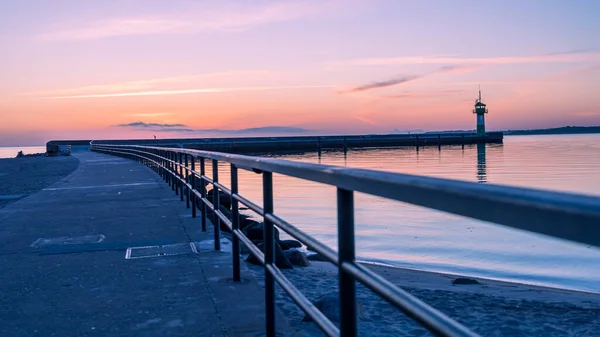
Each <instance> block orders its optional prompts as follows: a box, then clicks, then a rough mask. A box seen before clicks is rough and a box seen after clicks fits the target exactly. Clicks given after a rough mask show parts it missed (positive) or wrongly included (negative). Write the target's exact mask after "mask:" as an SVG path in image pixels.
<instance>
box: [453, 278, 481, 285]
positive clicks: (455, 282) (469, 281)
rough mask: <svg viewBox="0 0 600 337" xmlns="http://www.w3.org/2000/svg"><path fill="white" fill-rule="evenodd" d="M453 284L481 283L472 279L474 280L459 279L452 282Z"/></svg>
mask: <svg viewBox="0 0 600 337" xmlns="http://www.w3.org/2000/svg"><path fill="white" fill-rule="evenodd" d="M452 284H480V283H479V281H477V280H475V279H472V278H466V277H459V278H456V279H454V280H452Z"/></svg>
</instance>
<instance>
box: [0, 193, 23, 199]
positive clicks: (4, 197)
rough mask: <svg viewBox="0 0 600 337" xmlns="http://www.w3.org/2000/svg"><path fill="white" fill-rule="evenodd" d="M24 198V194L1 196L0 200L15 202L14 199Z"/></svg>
mask: <svg viewBox="0 0 600 337" xmlns="http://www.w3.org/2000/svg"><path fill="white" fill-rule="evenodd" d="M22 196H23V195H22V194H7V195H0V200H14V199H19V198H20V197H22Z"/></svg>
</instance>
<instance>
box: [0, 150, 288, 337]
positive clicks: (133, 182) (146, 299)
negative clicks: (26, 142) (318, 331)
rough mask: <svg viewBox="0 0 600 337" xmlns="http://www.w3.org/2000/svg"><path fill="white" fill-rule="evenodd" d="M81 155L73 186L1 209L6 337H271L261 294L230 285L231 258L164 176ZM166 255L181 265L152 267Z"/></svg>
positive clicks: (248, 284) (1, 302)
mask: <svg viewBox="0 0 600 337" xmlns="http://www.w3.org/2000/svg"><path fill="white" fill-rule="evenodd" d="M74 155H75V156H76V157H77V158H78V159H79V160H80V165H79V167H78V169H77V170H75V171H74V172H73V173H72V174H71V175H69V176H68V177H67V178H65V179H63V180H61V181H59V182H58V183H56V184H54V185H52V186H51V187H49V188H46V189H44V190H42V191H41V192H38V193H36V194H33V195H31V196H29V197H26V198H24V199H22V200H19V201H17V202H15V203H13V204H11V205H9V206H7V207H5V208H1V209H0V268H1V270H2V272H1V273H0V336H7V337H8V336H192V335H196V336H261V335H264V292H263V290H262V289H261V288H260V287H259V285H258V284H257V282H256V280H254V278H253V277H252V276H251V274H250V272H249V271H248V270H247V269H246V268H245V265H244V264H243V263H242V268H243V269H242V278H243V281H242V282H241V283H233V282H232V281H231V277H232V276H231V254H229V253H223V252H215V251H213V250H212V244H211V242H210V241H209V240H210V239H211V234H210V233H202V232H201V231H200V218H196V219H192V218H191V212H190V210H189V209H187V208H186V207H185V203H182V202H181V201H179V197H178V196H176V195H175V194H174V193H173V192H172V191H171V188H170V187H169V186H168V185H167V184H165V183H164V181H162V180H161V179H160V177H159V176H158V175H156V174H155V173H154V172H153V171H151V170H150V169H149V168H147V167H145V166H143V165H141V164H138V163H135V162H133V161H130V160H126V159H122V158H117V157H111V156H108V155H103V154H98V153H92V152H77V153H74ZM15 183H16V182H15ZM190 242H201V244H198V245H194V246H195V247H197V249H198V253H194V252H193V250H192V248H191V246H190V245H189V243H190ZM165 244H179V245H176V246H171V247H166V248H162V249H161V248H153V249H133V250H131V251H130V254H131V257H142V258H135V259H126V258H125V256H126V250H127V248H131V247H144V246H156V245H165ZM167 248H169V250H167ZM160 253H183V254H181V255H173V256H165V255H163V256H154V257H144V256H148V255H152V254H160ZM277 322H278V330H281V334H282V335H292V333H291V332H290V330H289V327H288V324H287V322H286V321H285V319H284V318H282V317H281V316H279V317H278V318H277Z"/></svg>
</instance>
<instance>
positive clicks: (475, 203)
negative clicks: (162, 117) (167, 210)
mask: <svg viewBox="0 0 600 337" xmlns="http://www.w3.org/2000/svg"><path fill="white" fill-rule="evenodd" d="M92 150H93V151H97V152H102V153H107V154H112V155H117V156H124V157H128V158H131V159H134V160H138V161H140V162H142V163H144V164H145V165H148V166H149V167H151V168H152V169H154V170H155V171H156V172H157V173H158V174H160V176H161V177H163V178H164V179H165V181H166V182H167V183H169V184H170V185H171V186H172V189H173V190H174V191H176V193H177V194H179V195H180V197H181V200H184V195H185V200H186V203H187V206H188V207H190V203H191V208H192V215H193V216H194V217H195V216H196V204H195V203H196V200H197V199H198V200H201V205H200V208H201V209H202V212H203V214H204V215H206V214H207V208H208V209H210V210H213V211H214V213H215V214H216V215H217V217H216V221H215V223H214V238H215V241H214V242H215V249H217V250H219V249H220V233H219V226H220V222H221V221H222V222H223V223H224V224H226V225H227V227H229V228H230V229H231V230H232V233H233V251H234V252H237V251H239V244H240V241H241V242H243V243H244V244H245V245H246V246H247V247H248V248H249V250H250V251H251V253H252V254H253V255H254V256H255V257H257V258H258V259H259V261H261V263H263V265H264V266H265V300H266V303H265V304H266V331H267V336H275V288H274V284H275V283H274V282H275V281H277V282H278V283H279V284H280V286H281V287H282V288H283V289H284V290H285V291H286V292H287V293H288V294H289V295H290V297H291V298H292V299H293V300H294V301H295V302H296V303H297V304H298V306H299V307H300V308H301V309H302V310H303V311H304V312H305V313H306V314H307V315H308V316H310V317H311V318H312V319H313V320H314V321H315V323H316V324H317V325H318V326H319V328H320V329H321V330H322V331H323V332H324V333H325V334H327V335H328V336H338V335H341V336H356V334H357V317H356V290H355V285H356V281H359V282H361V283H362V284H363V285H365V286H367V287H368V288H370V289H371V290H372V291H373V292H375V293H377V294H378V295H380V296H381V297H382V298H384V299H385V300H387V301H388V302H390V303H391V304H393V305H394V306H396V307H397V308H398V309H400V310H401V311H403V312H404V313H405V314H406V315H407V316H409V317H411V318H412V319H414V320H415V321H417V322H419V323H420V324H421V325H423V326H424V327H425V328H427V329H428V330H429V331H431V332H432V333H434V334H435V335H438V336H476V335H477V334H475V333H474V332H472V331H470V330H469V329H467V328H466V327H464V326H462V325H460V324H459V323H457V322H455V321H454V320H452V319H451V318H449V317H447V316H446V315H444V314H443V313H441V312H440V311H438V310H436V309H434V308H432V307H430V306H429V305H427V304H426V303H424V302H422V301H421V300H419V299H418V298H416V297H414V296H412V295H411V294H409V293H407V292H406V291H404V290H402V289H400V288H399V287H397V286H395V285H393V284H392V283H390V282H388V281H387V280H385V279H384V278H382V277H381V276H379V275H377V274H376V273H374V272H372V271H371V270H370V269H368V268H366V267H364V266H363V265H361V264H358V263H357V262H356V260H355V246H354V199H353V196H354V192H355V191H356V192H363V193H367V194H371V195H375V196H379V197H384V198H389V199H394V200H398V201H402V202H407V203H410V204H414V205H419V206H424V207H428V208H432V209H437V210H441V211H445V212H449V213H453V214H458V215H463V216H467V217H470V218H474V219H479V220H483V221H489V222H493V223H496V224H501V225H505V226H508V227H512V228H517V229H522V230H526V231H530V232H535V233H541V234H545V235H549V236H552V237H556V238H562V239H567V240H571V241H575V242H579V243H584V244H591V245H595V246H600V198H598V197H592V196H583V195H575V194H570V193H559V192H548V191H541V190H533V189H524V188H517V187H507V186H497V185H489V184H488V185H482V184H477V183H470V182H462V181H454V180H448V179H438V178H431V177H421V176H413V175H405V174H397V173H387V172H378V171H372V170H363V169H352V168H344V167H336V166H327V165H317V164H307V163H298V162H293V161H288V160H280V159H270V158H261V157H251V156H242V155H234V154H226V153H219V152H208V151H198V150H186V149H175V148H161V147H149V146H128V145H109V144H104V145H103V144H95V143H94V142H92ZM206 161H210V162H211V164H212V179H211V178H209V177H207V176H206ZM219 161H222V162H228V163H230V164H231V177H230V178H231V188H227V187H226V186H225V185H224V184H222V183H221V182H220V181H219V175H218V162H219ZM197 164H198V165H199V170H197V169H196V166H197ZM238 168H241V169H244V170H249V171H254V172H256V173H259V174H262V178H263V179H262V181H263V207H260V206H258V205H256V204H255V203H253V202H252V201H250V200H248V199H246V198H244V197H243V196H241V195H239V194H238V174H237V172H238ZM273 173H278V174H283V175H287V176H291V177H295V178H300V179H305V180H310V181H314V182H319V183H323V184H328V185H332V186H335V187H336V188H337V214H338V217H337V218H338V245H339V247H338V253H337V254H336V253H335V252H334V251H333V250H332V249H331V248H329V247H328V246H325V245H324V244H322V243H320V242H318V241H317V240H315V239H314V238H312V237H311V236H310V235H308V234H306V233H304V232H303V231H301V230H299V229H298V228H296V227H295V226H293V225H292V224H290V223H288V222H286V221H285V220H284V219H281V218H280V217H278V216H277V215H276V214H275V213H274V211H273V177H272V174H273ZM207 184H208V185H212V186H213V188H215V189H216V190H220V191H223V192H225V193H226V194H228V195H229V196H231V200H232V219H231V220H230V219H228V218H227V217H226V216H225V215H224V214H223V213H222V212H221V211H220V210H219V207H216V210H215V207H214V205H219V204H220V202H219V193H214V194H213V199H212V200H208V199H207V196H206V189H205V188H204V187H205V186H206V185H207ZM239 203H242V204H244V205H245V206H247V207H248V208H249V209H251V210H253V211H255V212H257V213H258V214H260V215H262V216H263V218H264V242H265V253H264V254H263V253H262V252H261V251H260V250H259V249H258V248H257V247H256V246H255V245H254V244H253V243H252V242H251V241H250V240H249V239H248V238H246V237H245V236H244V234H243V233H242V232H241V231H240V229H239ZM274 226H277V227H278V228H279V229H281V230H284V231H285V232H287V233H288V234H290V235H291V236H293V237H295V238H296V239H298V240H299V241H301V242H303V243H304V244H306V245H308V246H310V247H312V249H314V250H316V251H317V252H318V253H320V254H321V255H322V256H323V257H324V258H325V259H327V260H328V261H330V262H331V263H333V264H335V265H337V266H338V271H339V291H340V327H339V329H338V327H337V326H336V325H334V324H333V323H332V322H331V321H330V320H329V319H328V318H327V317H325V316H324V315H323V314H322V313H321V312H320V311H319V310H318V309H317V308H316V307H315V306H314V305H313V304H312V303H311V302H310V301H309V300H308V299H307V298H306V297H305V296H304V295H303V294H302V293H301V292H300V291H299V290H298V289H297V288H296V287H295V286H294V285H293V284H292V283H291V282H290V281H289V280H288V279H287V278H286V277H285V275H284V274H283V273H282V272H281V271H280V270H279V269H278V268H277V267H276V266H275V258H274V249H275V248H274V245H275V241H274V229H273V227H274ZM202 229H203V230H206V216H202ZM232 255H233V278H234V280H240V267H239V263H240V259H239V256H238V255H237V254H232Z"/></svg>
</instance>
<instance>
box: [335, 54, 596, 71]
mask: <svg viewBox="0 0 600 337" xmlns="http://www.w3.org/2000/svg"><path fill="white" fill-rule="evenodd" d="M598 60H600V53H598V52H567V53H555V54H547V55H535V56H508V57H427V56H415V57H381V58H361V59H352V60H342V61H333V62H328V63H326V66H327V67H329V68H339V67H342V68H343V67H364V66H394V65H410V64H468V65H490V64H523V63H566V62H588V61H598Z"/></svg>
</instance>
